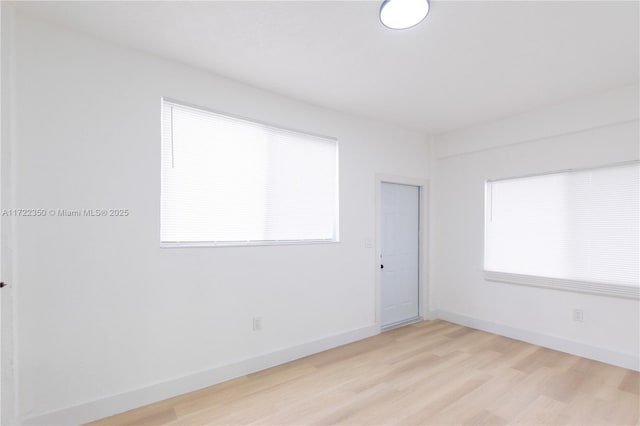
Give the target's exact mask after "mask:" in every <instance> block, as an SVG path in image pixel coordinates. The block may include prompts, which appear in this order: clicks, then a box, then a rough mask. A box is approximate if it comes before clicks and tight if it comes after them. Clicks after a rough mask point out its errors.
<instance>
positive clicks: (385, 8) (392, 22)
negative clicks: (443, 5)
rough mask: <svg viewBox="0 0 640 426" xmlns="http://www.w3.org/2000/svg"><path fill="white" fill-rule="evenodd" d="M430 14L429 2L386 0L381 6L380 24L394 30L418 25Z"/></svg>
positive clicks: (423, 0) (426, 0)
mask: <svg viewBox="0 0 640 426" xmlns="http://www.w3.org/2000/svg"><path fill="white" fill-rule="evenodd" d="M428 13H429V0H384V1H383V2H382V6H380V22H382V24H383V25H384V26H385V27H387V28H391V29H393V30H404V29H406V28H411V27H413V26H416V25H418V24H419V23H420V22H422V20H423V19H424V18H426V17H427V14H428Z"/></svg>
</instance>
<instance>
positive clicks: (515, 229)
mask: <svg viewBox="0 0 640 426" xmlns="http://www.w3.org/2000/svg"><path fill="white" fill-rule="evenodd" d="M639 170H640V168H639V166H638V163H637V162H634V163H627V164H622V165H617V166H610V167H603V168H596V169H588V170H578V171H568V172H562V173H553V174H546V175H539V176H530V177H523V178H514V179H505V180H498V181H490V182H487V184H486V214H485V221H486V223H485V265H484V268H485V271H486V275H487V277H488V278H489V279H495V280H498V281H508V282H516V283H521V284H529V285H541V286H545V287H557V288H562V289H566V290H577V291H584V292H590V293H601V294H609V295H616V296H623V297H634V298H637V297H638V294H639V292H638V289H639V288H640V273H639V270H640V249H639V247H640V241H639V233H640V230H639V222H640V215H639V204H640V200H639V192H640V185H639V182H640V179H639V174H640V173H639Z"/></svg>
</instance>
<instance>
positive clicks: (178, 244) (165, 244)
mask: <svg viewBox="0 0 640 426" xmlns="http://www.w3.org/2000/svg"><path fill="white" fill-rule="evenodd" d="M166 103H169V104H175V105H177V106H179V107H186V108H192V109H196V110H200V111H204V112H207V113H211V114H215V115H220V116H224V117H227V118H231V119H234V120H240V121H246V122H249V123H252V124H257V125H260V126H266V127H271V128H274V129H277V130H279V131H284V132H290V133H295V134H302V135H306V136H311V137H315V138H322V139H327V140H331V141H334V142H335V149H336V182H335V185H336V188H335V190H336V195H335V198H336V199H335V217H334V228H335V231H334V236H333V238H329V239H299V240H297V239H296V240H245V241H240V240H238V241H163V240H162V179H163V171H162V155H163V153H162V150H163V146H164V138H165V135H164V122H165V119H166V117H165V114H166V111H165V104H166ZM158 234H159V240H160V248H204V247H255V246H281V245H317V244H320V245H323V244H337V243H340V144H339V141H338V138H337V137H334V136H326V135H323V134H319V133H313V132H308V131H302V130H298V129H293V128H289V127H284V126H281V125H277V124H273V123H268V122H266V121H261V120H257V119H254V118H249V117H246V116H242V115H238V114H232V113H228V112H223V111H219V110H215V109H212V108H208V107H203V106H200V105H196V104H192V103H189V102H184V101H180V100H176V99H174V98H170V97H166V96H163V97H161V99H160V221H159V229H158Z"/></svg>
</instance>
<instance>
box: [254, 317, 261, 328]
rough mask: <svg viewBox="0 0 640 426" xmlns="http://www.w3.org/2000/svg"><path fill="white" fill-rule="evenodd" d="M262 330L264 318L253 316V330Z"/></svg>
mask: <svg viewBox="0 0 640 426" xmlns="http://www.w3.org/2000/svg"><path fill="white" fill-rule="evenodd" d="M260 330H262V318H260V317H253V331H260Z"/></svg>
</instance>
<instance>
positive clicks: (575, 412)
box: [91, 320, 640, 426]
mask: <svg viewBox="0 0 640 426" xmlns="http://www.w3.org/2000/svg"><path fill="white" fill-rule="evenodd" d="M639 416H640V375H639V373H638V372H635V371H631V370H626V369H623V368H619V367H614V366H611V365H608V364H603V363H600V362H596V361H591V360H588V359H585V358H580V357H577V356H573V355H568V354H565V353H562V352H557V351H553V350H550V349H546V348H542V347H539V346H535V345H530V344H528V343H524V342H520V341H517V340H512V339H508V338H505V337H501V336H496V335H494V334H490V333H485V332H482V331H479V330H474V329H471V328H466V327H462V326H459V325H455V324H451V323H448V322H445V321H439V320H438V321H425V322H420V323H416V324H412V325H408V326H405V327H402V328H398V329H394V330H391V331H388V332H386V333H383V334H380V335H378V336H375V337H371V338H368V339H365V340H362V341H359V342H356V343H352V344H349V345H345V346H341V347H339V348H335V349H331V350H328V351H326V352H321V353H318V354H315V355H312V356H309V357H306V358H302V359H299V360H296V361H293V362H290V363H287V364H284V365H281V366H278V367H274V368H270V369H268V370H264V371H260V372H257V373H254V374H249V375H247V376H242V377H239V378H237V379H234V380H231V381H228V382H225V383H221V384H219V385H215V386H211V387H209V388H206V389H202V390H199V391H196V392H191V393H189V394H185V395H182V396H178V397H175V398H171V399H168V400H165V401H161V402H158V403H155V404H152V405H148V406H146V407H142V408H138V409H135V410H132V411H128V412H126V413H122V414H118V415H116V416H112V417H108V418H106V419H103V420H100V421H97V422H93V423H91V425H94V426H97V425H274V426H275V425H453V424H455V425H505V424H512V425H560V424H574V425H638V424H639V423H638V422H639Z"/></svg>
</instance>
